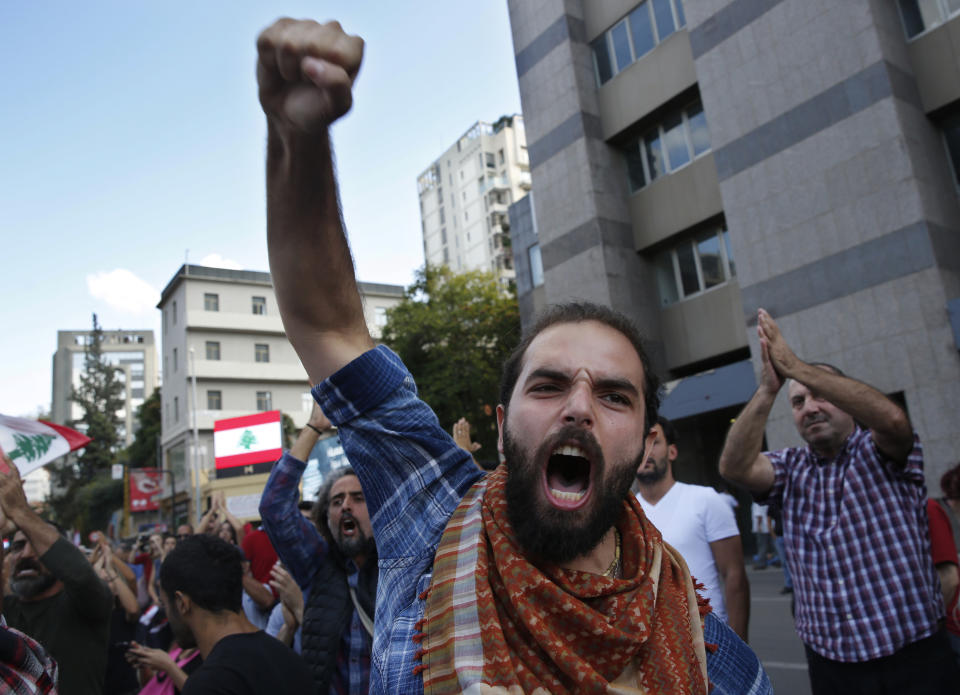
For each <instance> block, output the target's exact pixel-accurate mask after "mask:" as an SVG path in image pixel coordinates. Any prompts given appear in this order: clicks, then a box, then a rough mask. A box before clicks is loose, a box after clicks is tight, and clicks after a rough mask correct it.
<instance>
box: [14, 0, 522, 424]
mask: <svg viewBox="0 0 960 695" xmlns="http://www.w3.org/2000/svg"><path fill="white" fill-rule="evenodd" d="M279 16H291V17H306V18H312V19H317V20H320V21H325V20H327V19H338V20H339V21H340V22H341V23H342V24H343V26H344V28H345V29H346V30H347V31H348V32H350V33H355V34H358V35H360V36H362V37H363V38H364V39H365V40H366V42H367V45H366V52H365V57H364V65H363V67H362V69H361V72H360V75H359V78H358V81H357V84H356V86H355V90H354V108H353V111H352V112H351V113H350V114H349V115H348V116H347V117H346V119H345V120H343V121H342V122H341V123H339V124H337V125H336V126H335V127H334V146H335V149H336V153H337V163H338V169H339V172H340V179H341V196H342V201H343V208H344V217H345V220H346V224H347V228H348V230H349V233H350V238H351V244H352V248H353V252H354V256H355V258H356V263H357V273H358V275H359V277H360V279H361V280H365V281H371V282H390V283H397V284H407V283H409V281H410V280H411V278H412V275H413V271H414V269H416V268H417V267H418V266H420V265H421V264H422V263H423V252H422V245H421V240H420V231H419V230H420V218H419V210H418V204H417V188H416V179H417V176H418V174H420V173H421V172H422V171H423V170H424V169H426V167H427V166H428V165H429V164H430V163H431V162H432V161H433V159H434V158H435V157H437V156H438V155H440V154H441V153H442V152H443V151H444V150H445V149H446V148H447V147H449V146H450V145H451V144H452V143H453V142H454V140H455V139H456V138H457V137H459V135H461V134H462V133H463V132H464V131H466V130H467V128H468V127H469V126H470V125H471V124H473V123H474V122H475V121H477V120H488V121H493V120H495V119H496V118H498V117H499V116H500V115H502V114H507V113H517V112H519V111H520V98H519V93H518V89H517V79H516V72H515V68H514V63H513V46H512V40H511V36H510V26H509V18H508V15H507V8H506V2H505V0H480V1H479V2H473V3H459V2H449V1H447V2H443V1H430V2H411V3H398V2H397V3H394V2H391V3H383V2H377V3H374V2H364V1H362V0H343V1H340V0H338V1H332V2H325V3H318V2H312V3H311V2H302V1H300V0H292V1H290V2H284V3H279V2H263V1H261V2H254V1H252V0H229V1H228V0H210V1H203V2H189V3H188V2H182V1H180V0H164V1H163V2H160V1H154V2H130V1H129V0H124V1H122V2H121V1H115V2H105V1H91V2H83V3H80V2H75V1H74V0H71V1H66V0H60V1H56V2H54V1H45V0H39V1H38V0H3V1H2V2H0V64H2V65H4V66H5V68H4V70H3V71H2V72H0V93H2V95H3V97H2V101H0V104H2V105H0V132H2V134H3V135H2V138H0V143H2V145H0V232H2V239H3V248H4V251H5V254H4V255H5V262H4V263H3V272H2V276H0V277H2V279H0V287H2V289H3V296H4V297H5V300H6V301H5V306H4V310H3V314H2V315H3V317H4V321H3V324H4V325H5V327H6V331H5V337H6V340H4V341H3V342H2V344H0V384H2V388H0V413H3V414H6V415H29V414H33V413H35V412H36V411H37V409H38V408H47V407H49V402H50V380H51V365H52V355H53V352H54V350H55V348H56V332H57V330H61V329H85V328H88V327H89V326H90V314H91V313H93V312H96V313H97V314H98V316H99V318H100V322H101V323H102V324H103V325H104V327H105V328H108V329H116V328H123V329H143V328H152V329H154V331H155V332H156V335H157V338H158V340H159V337H160V331H159V328H160V324H159V312H158V311H157V310H156V309H155V308H154V305H155V304H156V301H157V300H158V299H159V292H160V290H161V289H163V287H164V285H165V284H166V283H167V282H168V281H169V279H170V278H171V277H172V276H173V274H174V272H176V270H177V268H179V267H180V264H181V263H183V261H184V258H185V257H186V254H187V253H188V252H189V259H190V262H192V263H200V262H204V261H206V262H207V263H209V264H212V265H217V264H223V265H225V266H227V267H242V268H247V269H252V270H267V253H266V242H265V231H264V229H265V228H264V224H265V222H264V219H265V216H264V193H263V190H264V181H263V166H264V163H263V153H264V142H265V130H266V129H265V125H264V118H263V114H262V112H261V111H260V108H259V105H258V103H257V98H256V82H255V77H254V66H255V61H256V54H255V46H254V42H255V39H256V36H257V34H258V33H259V31H260V30H261V29H262V28H263V27H265V26H267V25H268V24H269V23H270V22H272V21H273V19H275V18H276V17H279Z"/></svg>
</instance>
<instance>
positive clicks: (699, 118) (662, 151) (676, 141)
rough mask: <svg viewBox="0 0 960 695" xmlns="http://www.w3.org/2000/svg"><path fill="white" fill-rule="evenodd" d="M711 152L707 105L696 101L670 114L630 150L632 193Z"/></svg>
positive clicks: (630, 146)
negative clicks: (705, 112)
mask: <svg viewBox="0 0 960 695" xmlns="http://www.w3.org/2000/svg"><path fill="white" fill-rule="evenodd" d="M709 151H710V132H709V130H707V119H706V116H704V113H703V105H702V104H701V103H700V102H699V101H696V102H694V103H693V104H691V105H690V106H688V107H687V108H685V109H683V110H682V111H678V112H676V113H672V114H669V115H668V116H667V117H665V118H664V119H663V121H662V122H660V123H658V124H657V125H655V126H654V127H653V128H651V129H650V130H649V131H647V132H646V133H645V134H644V135H643V136H642V137H640V138H638V139H637V140H636V141H633V142H630V143H628V144H627V147H626V158H627V175H628V177H629V179H630V192H631V193H635V192H636V191H638V190H640V189H641V188H643V187H644V186H647V185H649V184H651V183H653V182H654V181H655V180H656V179H657V178H659V177H661V176H664V175H666V174H670V173H672V172H674V171H676V170H677V169H679V168H681V167H683V166H686V165H687V164H689V163H690V162H691V161H692V160H694V159H696V158H697V157H699V156H700V155H702V154H703V153H705V152H709Z"/></svg>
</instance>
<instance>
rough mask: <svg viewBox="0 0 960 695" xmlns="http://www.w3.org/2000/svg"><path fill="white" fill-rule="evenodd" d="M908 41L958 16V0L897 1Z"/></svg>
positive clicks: (959, 9) (959, 8)
mask: <svg viewBox="0 0 960 695" xmlns="http://www.w3.org/2000/svg"><path fill="white" fill-rule="evenodd" d="M897 4H898V5H899V6H900V18H901V19H902V20H903V29H904V31H905V32H906V34H907V38H908V39H912V38H914V37H916V36H919V35H920V34H922V33H924V32H925V31H929V30H930V29H933V28H934V27H938V26H940V25H941V24H943V23H944V22H945V21H947V20H948V19H950V18H951V17H953V16H954V15H956V14H960V0H898V2H897Z"/></svg>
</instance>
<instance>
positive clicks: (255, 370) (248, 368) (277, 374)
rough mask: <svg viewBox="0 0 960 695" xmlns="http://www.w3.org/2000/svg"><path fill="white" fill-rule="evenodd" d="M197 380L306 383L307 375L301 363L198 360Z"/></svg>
mask: <svg viewBox="0 0 960 695" xmlns="http://www.w3.org/2000/svg"><path fill="white" fill-rule="evenodd" d="M196 374H197V379H215V380H218V381H262V382H270V381H290V382H295V383H306V381H307V373H306V372H305V371H304V369H303V366H302V365H301V364H300V363H299V362H294V363H283V362H253V361H249V362H246V361H240V360H197V361H196Z"/></svg>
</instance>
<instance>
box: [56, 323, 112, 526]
mask: <svg viewBox="0 0 960 695" xmlns="http://www.w3.org/2000/svg"><path fill="white" fill-rule="evenodd" d="M89 335H90V337H89V340H88V342H87V345H86V349H85V351H84V360H83V372H82V373H81V374H80V386H79V387H78V388H74V389H73V392H72V393H71V395H70V398H71V400H72V401H73V402H75V403H76V404H77V405H79V406H80V408H81V409H82V410H83V415H82V416H81V417H80V419H79V420H77V421H75V422H71V423H69V424H70V425H71V426H73V427H77V428H78V429H80V430H81V431H82V432H84V433H85V434H86V435H87V436H88V437H90V439H91V442H90V443H89V444H87V445H86V446H85V447H84V448H83V449H81V453H80V455H79V456H76V457H74V456H70V457H68V459H67V461H66V463H64V464H61V465H60V466H59V467H58V468H56V469H54V471H53V474H54V475H53V478H54V481H55V484H56V488H58V489H59V490H61V491H62V492H61V493H60V494H58V495H55V496H54V497H53V499H52V500H51V503H52V505H53V508H54V511H55V512H56V514H57V517H58V518H59V519H60V522H61V523H63V524H65V525H74V524H75V523H76V522H77V521H78V519H79V518H80V516H81V514H82V513H83V506H82V504H81V503H80V497H81V496H80V495H79V491H80V489H81V488H82V487H84V486H85V485H87V484H88V483H91V482H93V481H94V480H95V479H100V478H103V477H104V476H106V477H109V475H110V466H111V465H112V464H113V463H115V462H116V461H117V451H118V447H119V444H120V431H119V428H120V418H119V416H118V415H117V412H118V411H120V410H121V409H122V408H123V405H124V403H123V383H122V382H121V381H120V370H119V369H118V368H117V367H115V366H113V365H111V364H110V363H109V362H107V361H106V358H105V356H104V354H103V341H104V335H103V329H102V328H101V327H100V324H99V322H98V321H97V315H96V314H94V315H93V327H92V328H91V330H90V334H89ZM121 500H122V497H121Z"/></svg>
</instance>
